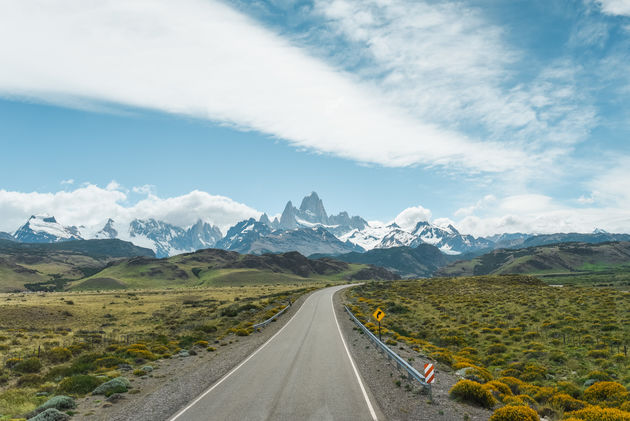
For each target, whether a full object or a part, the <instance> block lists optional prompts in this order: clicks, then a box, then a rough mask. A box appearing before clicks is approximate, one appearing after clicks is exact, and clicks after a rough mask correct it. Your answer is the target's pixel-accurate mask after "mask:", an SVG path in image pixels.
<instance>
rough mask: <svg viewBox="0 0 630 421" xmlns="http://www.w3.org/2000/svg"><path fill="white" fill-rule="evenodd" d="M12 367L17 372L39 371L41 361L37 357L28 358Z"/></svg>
mask: <svg viewBox="0 0 630 421" xmlns="http://www.w3.org/2000/svg"><path fill="white" fill-rule="evenodd" d="M13 369H14V370H15V371H17V372H19V373H39V370H41V369H42V363H41V361H39V358H35V357H33V358H29V359H26V360H23V361H20V362H19V363H17V364H16V365H15V366H14V367H13Z"/></svg>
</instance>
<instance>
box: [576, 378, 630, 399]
mask: <svg viewBox="0 0 630 421" xmlns="http://www.w3.org/2000/svg"><path fill="white" fill-rule="evenodd" d="M627 398H628V392H627V391H626V388H625V387H623V386H622V385H621V384H619V383H617V382H597V383H595V384H593V385H592V386H589V387H588V388H587V389H586V390H585V391H584V399H585V400H586V401H587V402H589V403H592V404H598V403H605V402H616V401H620V400H623V399H627Z"/></svg>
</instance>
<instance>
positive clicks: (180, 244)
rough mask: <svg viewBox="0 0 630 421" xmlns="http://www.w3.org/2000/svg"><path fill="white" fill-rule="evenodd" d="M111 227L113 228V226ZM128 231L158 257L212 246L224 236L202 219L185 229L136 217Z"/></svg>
mask: <svg viewBox="0 0 630 421" xmlns="http://www.w3.org/2000/svg"><path fill="white" fill-rule="evenodd" d="M108 222H109V221H108ZM106 228H108V227H107V225H106V226H105V227H104V228H103V230H102V231H101V232H103V231H104V230H105V229H106ZM111 228H112V229H113V227H111ZM113 230H114V231H116V230H115V229H113ZM128 233H129V240H130V241H131V242H132V243H134V244H136V243H138V245H140V244H143V245H144V246H145V247H147V246H148V247H149V248H151V249H153V250H154V251H155V254H156V256H157V257H167V256H173V255H176V254H181V253H188V252H191V251H196V250H200V249H204V248H211V247H214V246H215V245H216V243H217V241H218V240H220V239H221V237H222V234H221V231H220V230H219V228H217V227H215V226H213V225H210V224H208V223H206V222H203V221H201V220H199V221H197V223H196V224H194V225H193V226H191V227H190V228H188V229H184V228H181V227H178V226H175V225H172V224H169V223H166V222H164V221H157V220H155V219H152V218H149V219H144V220H142V219H134V220H133V221H131V223H130V224H129V230H128ZM120 237H123V236H120Z"/></svg>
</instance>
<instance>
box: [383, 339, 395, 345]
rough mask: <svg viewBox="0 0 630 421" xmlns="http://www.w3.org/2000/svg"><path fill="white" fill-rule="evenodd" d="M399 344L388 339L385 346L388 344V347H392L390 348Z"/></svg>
mask: <svg viewBox="0 0 630 421" xmlns="http://www.w3.org/2000/svg"><path fill="white" fill-rule="evenodd" d="M397 343H398V342H396V341H395V340H393V339H387V340H386V341H385V344H386V345H390V346H394V345H396V344H397Z"/></svg>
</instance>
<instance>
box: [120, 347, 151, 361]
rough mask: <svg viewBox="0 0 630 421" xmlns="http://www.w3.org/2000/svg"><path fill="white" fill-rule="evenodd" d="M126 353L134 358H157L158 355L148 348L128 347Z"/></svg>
mask: <svg viewBox="0 0 630 421" xmlns="http://www.w3.org/2000/svg"><path fill="white" fill-rule="evenodd" d="M125 353H126V354H127V355H129V356H131V357H134V358H143V359H145V360H157V357H156V356H155V354H154V353H152V352H151V351H147V350H146V349H138V348H128V349H127V351H125Z"/></svg>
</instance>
